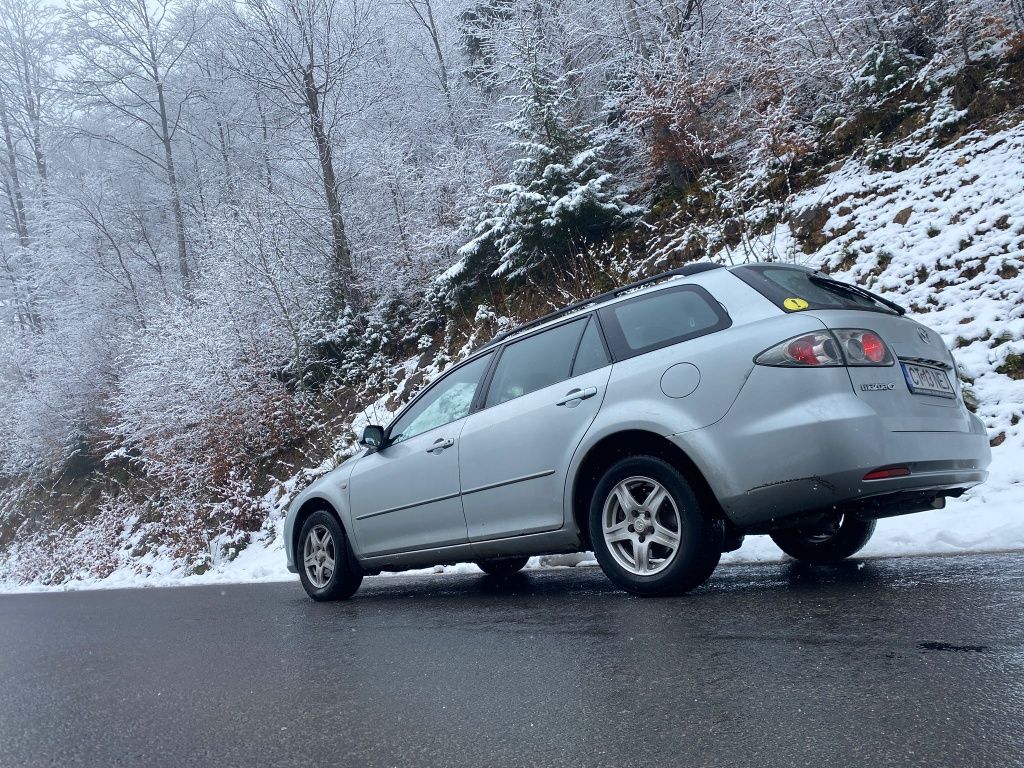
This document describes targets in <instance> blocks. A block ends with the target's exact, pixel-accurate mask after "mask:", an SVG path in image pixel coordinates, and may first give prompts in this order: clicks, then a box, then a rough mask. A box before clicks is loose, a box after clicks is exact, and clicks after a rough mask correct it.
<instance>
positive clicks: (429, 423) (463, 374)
mask: <svg viewBox="0 0 1024 768" xmlns="http://www.w3.org/2000/svg"><path fill="white" fill-rule="evenodd" d="M490 359H491V355H490V354H487V355H484V356H483V357H478V358H477V359H476V360H474V361H473V362H471V363H467V364H466V365H464V366H462V367H461V368H458V369H456V370H455V371H453V372H452V373H450V374H448V375H447V376H445V377H444V378H443V379H441V381H439V382H437V384H435V385H434V386H433V387H431V388H430V389H429V390H427V392H426V393H425V394H424V395H423V396H422V397H420V398H419V399H418V400H417V401H416V402H415V403H414V404H413V406H412V407H411V408H410V409H409V410H408V411H406V412H405V413H403V414H402V415H401V416H400V417H399V419H398V420H397V421H396V422H395V423H394V424H393V425H392V426H391V435H390V438H389V442H390V443H392V444H394V443H400V442H402V441H403V440H408V439H409V438H410V437H416V435H422V434H423V433H424V432H429V431H430V430H432V429H435V428H437V427H441V426H444V425H445V424H450V423H451V422H453V421H456V420H457V419H461V418H463V417H464V416H468V415H469V409H470V406H472V405H473V396H474V395H475V394H476V389H477V387H478V386H479V385H480V379H481V378H482V377H483V375H484V371H486V370H487V364H488V363H489V362H490Z"/></svg>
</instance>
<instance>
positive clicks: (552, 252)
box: [448, 65, 640, 279]
mask: <svg viewBox="0 0 1024 768" xmlns="http://www.w3.org/2000/svg"><path fill="white" fill-rule="evenodd" d="M566 80H567V78H566V77H565V76H562V77H557V78H555V77H550V76H548V75H546V74H545V73H544V72H542V71H541V69H540V67H539V66H536V65H535V66H533V67H532V68H531V69H530V70H528V71H527V72H526V73H524V77H522V78H521V82H522V83H523V86H522V91H521V92H520V93H519V94H517V95H516V96H515V97H513V101H514V103H515V104H517V105H518V107H519V108H518V110H517V111H516V114H515V116H514V118H513V119H512V120H510V121H508V122H507V123H506V124H505V125H504V129H505V131H506V132H507V133H508V134H509V135H510V136H511V138H512V142H511V145H510V146H511V148H512V149H513V150H514V151H515V152H516V153H517V154H518V155H519V157H518V159H516V160H515V161H514V162H513V163H512V168H511V172H510V174H509V179H508V181H507V182H506V183H504V184H497V185H495V186H493V187H491V188H490V189H489V190H488V193H487V199H486V200H485V201H484V203H483V204H482V205H481V206H480V207H479V208H478V209H477V210H476V211H474V213H473V215H472V216H471V220H470V222H469V224H470V226H471V227H472V231H473V235H474V236H473V238H472V239H471V240H470V241H469V242H468V243H467V244H466V245H464V246H463V247H462V248H461V249H460V250H459V255H460V257H461V260H460V261H459V262H458V264H457V265H456V266H455V268H454V269H452V270H449V273H448V276H449V277H455V276H456V275H460V274H462V275H466V276H467V277H469V278H471V279H472V278H473V277H476V276H478V275H480V274H482V273H485V272H489V273H490V274H491V275H492V276H499V275H504V276H506V277H508V278H512V277H516V276H520V275H523V274H525V273H527V272H529V271H530V270H531V269H532V268H534V267H536V266H538V265H540V264H542V263H543V262H544V261H545V260H546V259H548V258H551V257H553V256H555V257H557V256H564V255H571V254H573V253H577V252H579V251H581V250H583V249H584V248H585V247H586V246H587V245H588V244H590V243H593V242H597V241H600V240H601V239H603V238H604V237H606V236H607V235H608V234H610V233H611V232H612V231H614V230H615V229H616V228H618V227H620V226H622V225H623V224H624V223H626V222H627V221H628V220H629V219H630V218H632V217H634V216H636V215H637V214H638V213H640V209H639V208H638V207H636V206H633V205H630V204H629V203H628V202H627V201H626V199H625V196H624V195H623V193H622V192H621V190H620V189H619V188H618V184H617V183H616V180H615V178H614V176H613V175H612V173H611V172H610V171H609V170H608V169H607V167H606V166H605V163H604V158H603V155H602V153H603V150H604V148H605V144H604V142H603V141H602V138H601V136H600V133H599V132H598V131H596V130H594V129H591V128H587V127H585V126H575V125H572V124H571V123H570V121H569V120H568V119H567V114H568V112H569V109H568V105H569V103H570V98H569V96H568V94H567V90H568V89H567V87H566Z"/></svg>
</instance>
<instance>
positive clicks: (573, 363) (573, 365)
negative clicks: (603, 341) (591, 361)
mask: <svg viewBox="0 0 1024 768" xmlns="http://www.w3.org/2000/svg"><path fill="white" fill-rule="evenodd" d="M593 314H594V313H593V312H591V313H590V315H591V317H592V316H593ZM590 323H591V319H590V317H588V318H587V322H586V323H584V325H583V333H581V334H580V337H579V338H578V339H576V346H575V347H573V350H572V360H570V361H569V378H570V379H571V378H572V372H573V370H574V369H575V368H576V356H577V355H579V353H580V344H582V343H583V337H584V336H586V335H587V329H588V328H589V327H590Z"/></svg>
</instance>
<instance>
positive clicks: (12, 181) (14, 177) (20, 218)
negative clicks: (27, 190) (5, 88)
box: [0, 94, 29, 248]
mask: <svg viewBox="0 0 1024 768" xmlns="http://www.w3.org/2000/svg"><path fill="white" fill-rule="evenodd" d="M0 126H2V128H3V132H4V149H5V150H6V155H7V157H6V160H7V162H6V166H7V176H8V179H9V181H8V182H7V184H6V185H5V186H6V188H7V199H8V202H9V203H10V205H11V215H12V216H13V218H14V231H15V232H16V233H17V235H18V244H19V245H20V246H21V247H22V248H28V246H29V233H28V214H27V213H26V211H25V197H24V195H23V194H22V192H21V176H20V175H19V173H18V153H17V151H16V150H15V148H14V137H13V136H12V135H11V121H10V116H9V115H8V113H7V102H6V101H4V99H3V95H2V94H0Z"/></svg>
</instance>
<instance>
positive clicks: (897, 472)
mask: <svg viewBox="0 0 1024 768" xmlns="http://www.w3.org/2000/svg"><path fill="white" fill-rule="evenodd" d="M909 474H910V467H887V468H886V469H876V470H874V471H872V472H868V473H867V474H866V475H864V479H865V480H885V479H886V478H889V477H906V476H907V475H909Z"/></svg>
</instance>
